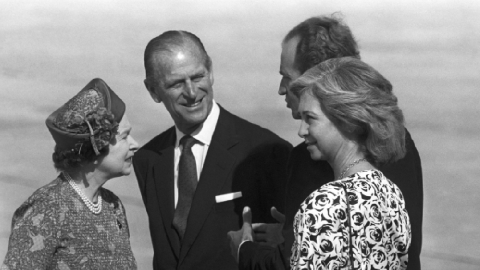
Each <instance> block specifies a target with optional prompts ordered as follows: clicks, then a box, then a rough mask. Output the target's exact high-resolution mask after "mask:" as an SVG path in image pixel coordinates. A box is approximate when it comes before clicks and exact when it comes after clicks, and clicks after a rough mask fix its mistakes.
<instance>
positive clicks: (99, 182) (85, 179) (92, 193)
mask: <svg viewBox="0 0 480 270" xmlns="http://www.w3.org/2000/svg"><path fill="white" fill-rule="evenodd" d="M69 175H70V177H71V178H72V180H73V181H74V182H75V184H76V185H77V186H78V187H79V188H80V190H81V191H82V192H83V194H84V195H85V196H86V197H87V198H88V199H89V200H90V201H91V202H94V203H95V202H97V198H98V190H99V189H100V188H101V187H102V186H103V184H105V182H106V180H104V179H102V178H101V177H98V175H95V174H94V173H93V172H83V171H80V172H70V173H69Z"/></svg>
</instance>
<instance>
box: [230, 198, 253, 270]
mask: <svg viewBox="0 0 480 270" xmlns="http://www.w3.org/2000/svg"><path fill="white" fill-rule="evenodd" d="M242 216H243V226H242V229H240V230H238V231H230V232H228V233H227V236H228V238H229V239H230V249H231V250H232V255H233V257H234V258H235V261H236V262H237V263H238V252H239V250H238V248H239V246H240V244H241V243H243V242H244V241H253V237H254V233H253V229H252V212H251V210H250V208H249V207H248V206H245V207H244V208H243V214H242Z"/></svg>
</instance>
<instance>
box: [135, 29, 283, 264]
mask: <svg viewBox="0 0 480 270" xmlns="http://www.w3.org/2000/svg"><path fill="white" fill-rule="evenodd" d="M144 60H145V69H146V79H145V86H146V88H147V89H148V92H149V93H150V95H151V97H152V98H153V100H154V101H155V102H157V103H160V102H163V103H164V105H165V107H166V109H167V111H168V112H169V113H170V116H171V117H172V118H173V120H174V122H175V126H174V127H172V128H170V129H168V130H166V131H165V132H163V133H162V134H160V135H158V136H156V137H155V138H153V139H152V140H151V141H150V142H148V143H147V144H146V145H145V146H143V147H142V148H141V149H140V150H139V151H138V152H137V153H136V155H135V157H134V160H133V165H134V168H135V173H136V176H137V180H138V183H139V186H140V191H141V194H142V197H143V201H144V203H145V207H146V210H147V214H148V218H149V225H150V234H151V237H152V242H153V248H154V259H153V268H154V269H209V270H210V269H237V268H238V266H237V264H236V262H235V260H234V258H233V257H232V256H230V248H229V243H228V240H227V232H228V231H231V230H238V229H239V228H240V227H241V222H242V216H241V215H242V210H243V207H244V206H246V205H248V206H249V207H251V208H252V209H253V211H255V214H254V215H253V220H254V221H255V222H273V221H274V220H273V219H272V218H270V212H269V211H270V208H271V207H272V206H276V207H280V208H281V209H282V210H283V208H282V205H283V200H284V195H285V194H284V193H285V182H286V163H287V159H288V154H289V152H290V150H291V145H290V144H289V143H288V142H286V141H285V140H283V139H281V138H279V137H278V136H277V135H275V134H273V133H272V132H270V131H269V130H266V129H264V128H261V127H259V126H257V125H254V124H252V123H250V122H247V121H246V120H243V119H241V118H239V117H237V116H235V115H233V114H231V113H229V112H228V111H227V110H225V109H224V108H222V107H221V106H220V105H218V104H217V103H216V102H215V101H214V99H213V89H212V85H213V70H212V63H211V59H210V57H209V56H208V54H207V52H206V51H205V49H204V46H203V44H202V42H201V41H200V39H199V38H198V37H196V36H195V35H194V34H192V33H189V32H186V31H168V32H165V33H163V34H161V35H160V36H158V37H156V38H154V39H152V40H151V41H150V42H149V44H148V45H147V47H146V49H145V59H144Z"/></svg>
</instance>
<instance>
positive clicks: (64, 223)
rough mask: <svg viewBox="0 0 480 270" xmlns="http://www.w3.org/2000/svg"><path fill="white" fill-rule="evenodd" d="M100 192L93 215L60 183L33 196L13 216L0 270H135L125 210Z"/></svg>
mask: <svg viewBox="0 0 480 270" xmlns="http://www.w3.org/2000/svg"><path fill="white" fill-rule="evenodd" d="M100 192H101V195H102V198H103V205H102V211H101V212H100V214H98V215H95V214H93V213H92V212H90V210H89V209H88V208H87V206H86V205H85V204H84V203H83V201H82V199H81V198H80V196H79V195H78V194H77V193H76V192H75V191H74V189H73V188H72V187H71V186H70V185H69V184H68V181H66V180H64V179H62V178H60V177H58V178H57V179H55V180H54V181H52V182H51V183H49V184H48V185H46V186H44V187H42V188H40V189H38V190H37V191H35V192H34V193H33V194H32V196H30V198H28V200H27V201H26V202H25V203H23V204H22V205H21V206H20V207H19V208H18V209H17V211H15V214H14V216H13V221H12V233H11V235H10V240H9V245H8V252H7V255H6V256H5V260H4V263H3V265H2V266H1V267H0V269H1V270H6V269H62V270H68V269H137V265H136V261H135V258H134V257H133V253H132V250H131V247H130V240H129V237H130V235H129V230H128V224H127V219H126V216H125V209H124V207H123V205H122V203H121V201H120V199H119V198H118V197H117V196H115V194H113V193H112V192H111V191H109V190H107V189H104V188H101V189H100Z"/></svg>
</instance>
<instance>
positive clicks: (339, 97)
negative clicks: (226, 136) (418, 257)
mask: <svg viewBox="0 0 480 270" xmlns="http://www.w3.org/2000/svg"><path fill="white" fill-rule="evenodd" d="M291 89H292V92H293V93H294V94H295V95H296V96H297V97H299V101H300V103H299V113H300V114H301V117H302V122H301V126H300V130H299V136H301V137H302V138H304V139H305V143H306V144H307V146H308V150H309V152H310V155H311V157H312V158H313V159H315V160H326V161H327V162H328V163H329V164H330V166H331V167H332V168H333V170H334V174H335V179H336V180H335V181H332V182H330V183H328V184H326V185H323V186H322V187H320V188H319V189H318V190H316V191H314V192H313V193H312V194H310V195H309V196H308V197H307V198H306V199H305V201H304V202H303V203H302V204H301V206H300V209H299V211H298V212H297V215H296V217H295V221H294V233H295V243H294V245H293V247H292V256H291V258H290V265H291V268H292V269H362V270H366V269H390V270H392V269H406V267H407V263H408V255H407V252H408V247H409V245H410V239H411V230H410V221H409V217H408V214H407V211H406V209H405V201H404V199H403V196H402V193H401V191H400V189H399V188H398V187H397V186H396V185H395V184H394V183H393V182H391V181H390V180H389V179H387V178H386V177H385V176H384V175H383V174H382V172H380V171H379V170H378V169H377V165H378V164H380V163H387V162H390V161H395V160H398V159H400V158H402V157H403V156H404V155H405V138H404V137H405V128H404V126H403V114H402V111H401V110H400V108H399V107H398V105H397V98H396V97H395V95H394V94H393V93H392V86H391V84H390V82H389V81H388V80H386V79H385V78H384V77H383V76H382V75H381V74H379V73H378V72H377V71H376V70H375V69H373V68H372V67H370V66H369V65H367V64H365V63H363V62H362V61H360V60H359V59H356V58H351V57H344V58H338V59H330V60H327V61H325V62H323V63H321V64H319V65H317V66H315V67H313V68H312V69H310V70H308V71H307V72H306V73H305V74H304V75H302V76H301V77H300V78H298V79H297V80H296V81H295V82H294V83H293V84H292V88H291Z"/></svg>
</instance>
